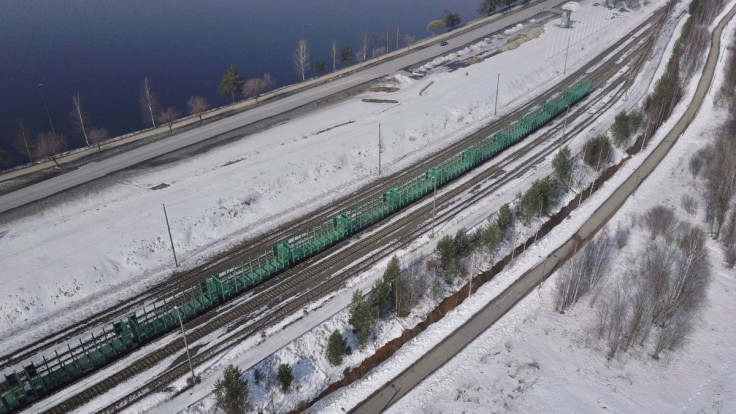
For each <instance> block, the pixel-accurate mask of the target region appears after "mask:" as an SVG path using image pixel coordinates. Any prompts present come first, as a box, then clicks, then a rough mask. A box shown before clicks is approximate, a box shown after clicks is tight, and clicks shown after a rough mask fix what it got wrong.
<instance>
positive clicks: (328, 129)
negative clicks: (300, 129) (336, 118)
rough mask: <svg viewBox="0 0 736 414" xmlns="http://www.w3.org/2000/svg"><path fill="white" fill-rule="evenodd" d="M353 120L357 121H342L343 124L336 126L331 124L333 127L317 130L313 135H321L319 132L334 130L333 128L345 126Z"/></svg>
mask: <svg viewBox="0 0 736 414" xmlns="http://www.w3.org/2000/svg"><path fill="white" fill-rule="evenodd" d="M353 122H355V121H348V122H345V123H342V124H340V125H335V126H331V127H329V128H327V129H323V130H321V131H317V132H315V133H314V134H312V135H319V134H321V133H323V132H327V131H331V130H333V129H335V128H339V127H341V126H345V125H350V124H352V123H353Z"/></svg>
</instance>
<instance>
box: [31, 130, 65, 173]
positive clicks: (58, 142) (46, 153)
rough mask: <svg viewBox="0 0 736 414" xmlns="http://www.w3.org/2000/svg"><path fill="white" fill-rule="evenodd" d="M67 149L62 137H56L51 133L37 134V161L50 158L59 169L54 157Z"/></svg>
mask: <svg viewBox="0 0 736 414" xmlns="http://www.w3.org/2000/svg"><path fill="white" fill-rule="evenodd" d="M66 148H67V140H66V137H64V136H63V135H57V134H54V133H53V132H42V133H40V134H38V139H37V140H36V147H35V154H36V158H37V159H43V158H46V157H50V158H51V161H53V162H54V164H56V167H57V168H59V167H61V166H60V165H59V161H57V159H56V156H57V155H58V154H59V153H61V152H63V151H65V150H66Z"/></svg>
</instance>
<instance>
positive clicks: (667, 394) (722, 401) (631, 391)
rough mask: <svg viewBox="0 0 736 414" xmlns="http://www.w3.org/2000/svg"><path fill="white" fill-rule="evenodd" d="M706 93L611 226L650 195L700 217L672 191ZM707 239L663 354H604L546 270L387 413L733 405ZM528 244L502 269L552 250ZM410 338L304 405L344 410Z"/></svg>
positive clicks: (733, 333)
mask: <svg viewBox="0 0 736 414" xmlns="http://www.w3.org/2000/svg"><path fill="white" fill-rule="evenodd" d="M734 4H736V2H733V3H731V4H730V5H729V6H728V7H727V8H729V9H730V7H732V6H733V5H734ZM735 26H736V21H732V22H731V23H730V24H729V25H728V27H727V28H726V30H725V32H724V33H725V34H726V41H724V42H723V43H722V49H721V51H722V53H724V52H726V51H727V48H728V46H729V45H730V44H732V43H733V41H734V34H733V31H734V28H735ZM723 61H725V59H721V62H723ZM721 69H722V68H719V69H717V70H716V77H715V80H714V84H715V85H719V84H720V83H721V82H722V81H723V76H722V70H721ZM697 81H698V77H695V78H694V79H692V80H691V82H690V85H689V87H688V90H687V92H686V96H685V98H684V101H685V102H687V101H689V99H691V97H692V93H693V89H694V85H696V83H697ZM717 90H718V88H717V87H712V88H711V90H710V93H709V95H708V96H707V98H706V101H705V102H704V104H703V107H702V109H701V111H700V112H699V114H698V116H697V117H696V118H695V120H694V121H693V123H692V124H691V126H690V128H689V129H688V130H687V131H686V132H685V133H684V134H683V135H682V136H681V137H680V138H679V139H678V142H677V143H676V144H675V146H674V147H673V149H672V150H671V152H670V154H669V155H668V157H667V158H666V159H665V160H664V161H663V162H662V163H661V164H660V166H659V167H658V168H657V170H655V172H653V173H652V175H651V176H650V177H649V178H648V179H647V180H645V181H644V182H643V183H642V184H641V186H640V187H639V189H638V190H637V192H636V194H635V195H634V196H632V197H631V198H630V199H629V200H628V201H627V202H626V203H625V205H624V206H623V207H622V208H621V210H619V212H618V213H617V214H616V215H615V217H614V218H613V219H612V221H611V223H610V225H609V227H610V228H616V226H617V225H618V224H619V223H621V225H627V226H628V224H629V223H630V221H631V218H632V217H633V216H634V215H635V214H638V213H640V212H642V211H645V210H646V209H647V208H649V207H652V206H655V205H661V204H664V205H667V206H670V207H672V208H673V209H675V211H677V212H678V215H679V216H680V219H683V220H686V221H689V222H691V223H693V224H701V223H702V222H703V220H702V219H703V214H704V211H703V208H702V207H701V208H700V210H699V212H698V214H697V216H696V217H689V216H687V215H686V214H685V213H684V211H683V210H682V209H681V207H679V206H680V198H681V196H682V195H683V194H695V190H694V188H695V187H694V185H695V184H694V182H693V179H692V176H691V175H690V173H689V172H688V171H687V170H686V167H685V166H686V165H687V161H688V159H689V156H690V155H691V154H692V153H694V152H695V151H697V149H698V148H700V147H702V146H703V145H705V144H706V143H707V141H705V140H703V139H702V137H703V136H712V134H713V132H714V126H717V125H718V124H719V121H720V120H722V119H723V116H724V109H723V108H720V107H718V106H715V105H714V97H715V95H716V94H717ZM684 109H685V105H683V104H680V105H679V106H678V108H677V109H676V112H675V114H674V115H673V117H671V118H670V119H671V121H668V122H667V124H665V125H664V127H663V128H661V129H660V131H659V132H658V133H657V136H656V137H655V138H654V139H655V140H661V139H662V138H663V137H664V133H665V132H666V131H667V130H668V129H669V128H670V127H671V126H672V124H673V122H672V120H673V119H676V118H679V117H680V116H681V114H682V113H683V112H684ZM641 159H642V156H641V155H639V156H637V157H634V158H633V159H632V160H630V161H629V162H628V163H627V166H626V168H625V169H623V170H622V171H620V172H619V173H618V174H617V176H616V177H614V178H613V181H611V182H609V183H608V184H606V186H605V187H604V188H603V189H602V190H601V191H600V192H599V193H597V194H596V196H595V197H594V199H592V200H590V201H588V202H587V203H586V204H588V205H587V206H584V207H585V208H584V211H576V212H575V213H573V216H572V219H571V221H573V223H568V221H566V222H565V223H563V224H562V225H561V228H558V229H556V231H555V236H554V238H555V239H559V240H564V239H563V238H562V237H564V234H565V233H568V232H569V228H570V227H572V230H573V231H574V229H576V228H577V226H578V225H579V224H577V225H576V224H575V223H574V222H578V223H580V222H581V219H585V218H586V217H587V215H589V214H590V213H591V212H592V211H593V209H594V207H595V206H596V205H598V201H600V200H601V199H602V198H603V197H604V196H605V194H606V193H610V192H611V191H612V190H613V188H615V181H620V179H621V178H622V177H626V176H629V175H630V171H631V169H633V168H634V167H635V166H636V165H637V164H638V163H639V161H641ZM701 205H702V201H701ZM546 239H547V238H545V239H544V240H542V241H541V242H542V244H547V243H549V244H552V245H556V244H557V241H556V240H546ZM637 239H638V240H639V241H638V243H637ZM630 243H632V244H631V245H630V246H629V247H628V249H629V250H630V251H633V252H636V251H637V250H639V249H641V248H642V247H643V242H642V241H641V235H638V238H637V235H632V241H631V242H630ZM709 248H710V251H711V257H712V258H713V262H714V274H713V283H712V284H711V286H710V288H709V291H708V304H707V305H706V306H705V308H704V309H703V310H702V314H701V315H700V318H699V324H698V325H697V327H696V329H695V330H694V331H693V332H692V333H691V334H690V336H689V338H688V340H687V343H686V344H685V346H684V348H682V349H678V350H676V351H673V352H667V353H666V355H665V357H664V358H663V359H662V360H660V361H654V360H652V359H651V358H650V357H649V355H648V353H647V349H639V350H635V351H630V352H629V353H626V354H623V355H622V354H619V356H618V357H616V358H614V359H613V360H612V361H607V360H606V358H605V352H603V351H602V350H601V349H600V348H601V344H600V343H598V341H597V340H595V339H593V338H591V335H589V334H588V327H589V326H590V324H591V323H592V322H591V317H592V312H590V311H589V308H588V306H587V304H586V303H584V302H586V301H585V300H584V301H583V302H581V304H579V305H578V306H577V307H576V308H574V309H573V311H572V312H568V313H566V314H565V315H560V314H557V313H556V312H554V311H553V301H552V290H553V287H554V282H555V278H556V275H553V276H552V277H551V279H550V280H549V281H548V282H545V283H544V284H543V285H542V287H541V288H540V289H539V290H538V291H537V292H536V293H533V294H531V295H529V296H528V297H527V298H525V299H524V300H523V301H522V302H520V303H519V304H518V305H517V306H516V307H515V308H514V309H513V310H512V311H510V312H509V313H508V314H507V315H506V316H504V317H503V318H502V319H501V320H500V321H499V322H498V323H497V324H495V325H494V326H493V327H491V328H490V329H488V330H487V331H486V332H484V333H483V334H482V335H481V336H480V337H479V338H477V339H476V340H475V341H474V342H473V343H472V344H470V345H469V346H468V347H467V348H465V349H464V350H463V351H462V352H460V353H459V354H458V355H457V356H456V357H455V358H454V359H452V360H451V361H449V362H448V363H447V364H446V365H444V366H443V367H442V368H441V369H439V370H438V371H437V372H435V373H434V374H433V375H431V376H430V377H428V378H426V379H425V380H424V381H423V382H422V383H421V384H420V385H419V386H418V387H417V388H415V389H414V390H413V391H412V392H411V393H409V394H408V395H407V396H405V397H404V398H403V399H401V400H400V401H398V402H397V403H396V404H394V405H393V406H392V407H391V408H390V409H389V410H388V412H391V413H413V412H422V413H424V412H426V413H434V412H597V411H604V410H605V411H611V412H631V413H637V412H677V411H680V412H735V411H736V402H735V401H734V400H733V398H731V391H730V390H733V389H734V388H736V375H734V372H736V370H735V369H734V362H736V361H735V360H734V358H735V357H734V355H735V354H736V325H734V324H733V323H732V320H731V319H732V318H731V315H733V312H734V311H736V303H735V302H734V301H733V291H734V289H736V272H734V270H733V269H725V268H724V267H723V259H722V253H721V250H720V248H719V246H718V245H717V244H716V243H715V242H712V241H711V242H710V244H709ZM534 249H536V250H537V251H536V252H527V253H525V254H524V256H525V257H524V256H522V257H520V260H519V262H518V263H517V264H515V265H514V266H513V269H509V270H508V271H507V272H509V273H511V272H513V273H516V274H520V273H522V272H523V271H524V270H525V269H526V268H528V267H529V265H531V264H532V263H531V262H534V261H536V257H537V256H540V255H541V256H544V251H550V250H551V249H545V248H544V247H542V246H539V247H538V248H537V246H535V248H534ZM540 253H541V254H540ZM625 259H626V258H624V257H622V258H620V259H619V262H618V264H617V265H618V266H617V268H618V269H622V268H623V267H624V266H625V265H626V263H625ZM489 288H490V287H489V286H484V287H483V288H481V290H480V291H479V292H478V294H477V295H476V297H475V298H474V299H478V298H479V297H480V296H481V295H485V294H486V292H485V291H486V290H487V289H489ZM472 303H473V302H466V303H464V304H463V305H462V306H461V307H463V308H464V307H466V306H468V307H470V306H472ZM483 303H487V300H484V301H483ZM460 312H464V313H467V311H461V310H458V313H460ZM436 325H438V326H436V327H433V328H432V330H437V331H443V332H444V333H439V334H438V336H439V337H443V335H444V334H446V333H447V332H449V331H451V329H452V328H453V327H454V326H455V325H454V324H453V325H452V326H445V325H450V320H449V319H447V318H446V320H443V321H442V322H440V323H438V324H436ZM439 325H443V326H439ZM429 332H430V330H428V331H427V333H429ZM433 339H434V336H427V337H425V336H424V334H422V336H421V338H420V339H419V340H418V342H422V343H423V342H430V343H434V341H433ZM417 347H420V348H422V349H424V350H426V349H429V347H428V346H426V345H422V344H419V345H417V344H415V343H414V342H413V343H412V344H410V345H408V346H405V347H404V348H406V349H402V350H401V351H399V353H397V357H396V358H395V359H392V360H391V361H388V362H387V363H385V364H383V365H382V366H381V367H379V368H377V369H376V370H374V372H372V373H370V374H369V375H368V376H367V377H366V378H365V379H364V380H363V381H361V383H359V384H357V385H355V386H351V387H349V388H348V389H346V390H344V391H340V392H338V395H336V396H334V397H332V398H331V399H330V401H328V402H326V403H325V404H324V405H320V406H319V407H317V408H316V410H315V411H320V410H321V411H324V412H341V408H344V409H346V410H347V409H348V408H350V407H352V406H354V405H355V404H356V403H357V401H360V399H361V398H363V397H364V396H366V395H368V394H370V393H371V392H372V391H373V390H374V389H376V387H377V386H380V385H381V384H384V383H385V382H386V381H387V380H388V379H390V378H392V377H393V376H394V375H395V374H396V373H398V372H400V371H401V369H403V368H404V367H406V366H408V364H409V363H410V362H411V361H413V360H414V358H413V357H414V355H416V354H421V353H422V351H421V350H418V349H412V348H417ZM407 360H408V361H407Z"/></svg>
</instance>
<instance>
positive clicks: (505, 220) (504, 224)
mask: <svg viewBox="0 0 736 414" xmlns="http://www.w3.org/2000/svg"><path fill="white" fill-rule="evenodd" d="M513 219H514V217H513V216H512V215H511V207H510V206H509V203H506V204H504V205H502V206H501V208H500V209H499V210H498V218H496V224H498V229H499V230H501V233H503V234H506V230H508V228H509V227H510V226H511V222H512V220H513Z"/></svg>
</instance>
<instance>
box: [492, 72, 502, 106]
mask: <svg viewBox="0 0 736 414" xmlns="http://www.w3.org/2000/svg"><path fill="white" fill-rule="evenodd" d="M499 83H501V72H499V73H498V78H497V79H496V102H495V103H494V108H493V116H496V113H497V112H498V84H499Z"/></svg>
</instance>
